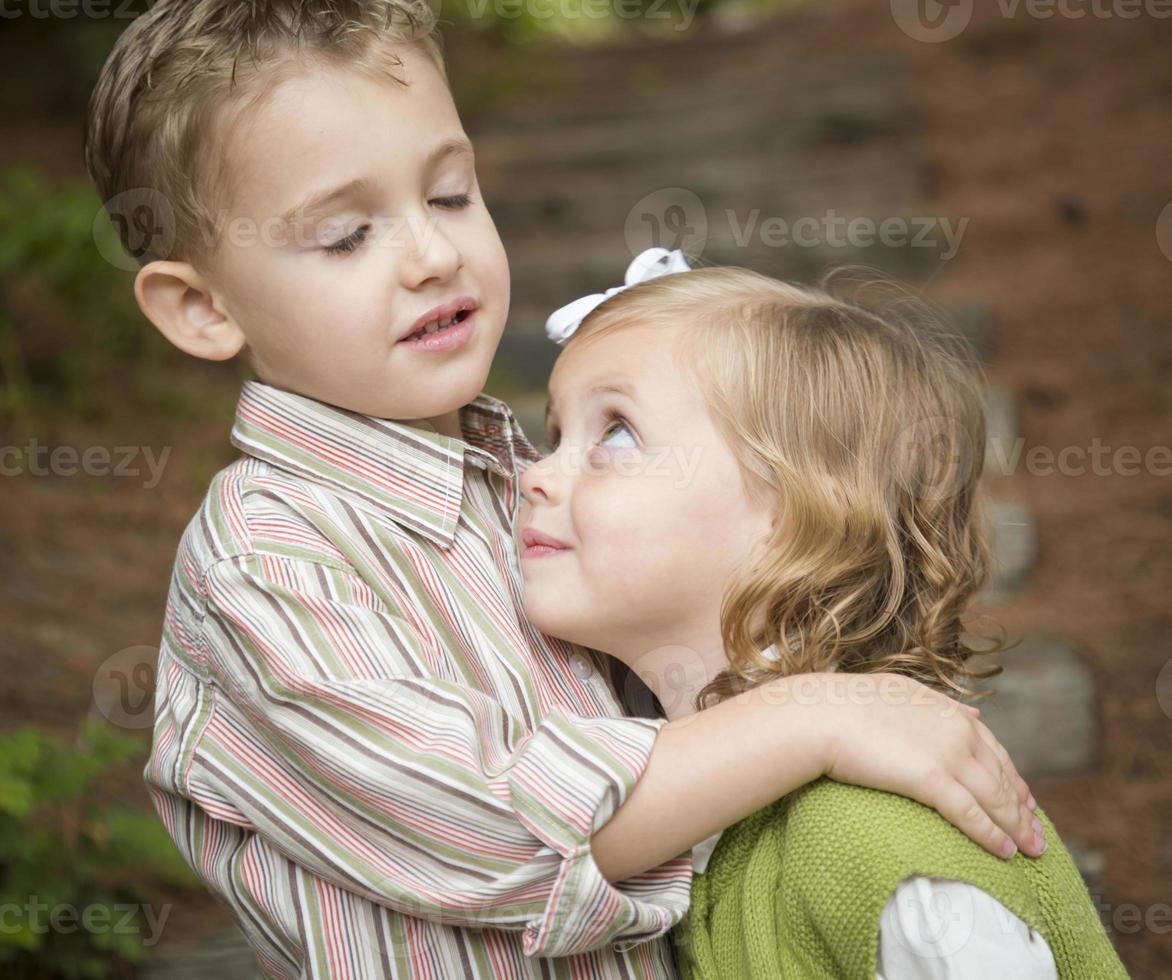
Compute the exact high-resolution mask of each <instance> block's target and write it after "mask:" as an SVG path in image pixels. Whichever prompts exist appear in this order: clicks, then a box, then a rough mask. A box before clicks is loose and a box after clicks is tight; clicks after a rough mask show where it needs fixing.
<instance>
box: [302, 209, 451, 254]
mask: <svg viewBox="0 0 1172 980" xmlns="http://www.w3.org/2000/svg"><path fill="white" fill-rule="evenodd" d="M471 203H472V195H471V194H452V195H449V196H448V197H433V198H432V199H431V200H430V201H428V204H434V205H436V206H437V207H441V208H446V209H448V210H451V211H459V210H461V209H463V208H466V207H468V206H469V205H470V204H471ZM372 227H373V226H372V225H371V223H370V222H369V221H368V222H366V223H365V224H362V225H359V226H358V227H357V228H355V229H354V230H353V231H352V232H350V234H349V235H347V236H346V237H345V238H340V239H339V240H338V241H336V242H332V243H331V244H329V245H323V246H322V251H323V252H325V253H326V254H327V255H345V254H346V253H348V252H353V251H354V250H355V249H356V248H358V246H359V245H361V244H362V243H363V242H364V241H366V239H367V237H368V236H369V234H370V232H371V230H372Z"/></svg>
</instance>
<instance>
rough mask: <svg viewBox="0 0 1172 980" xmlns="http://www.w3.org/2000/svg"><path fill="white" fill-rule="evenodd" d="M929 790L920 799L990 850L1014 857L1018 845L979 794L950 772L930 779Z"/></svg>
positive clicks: (998, 854) (927, 786)
mask: <svg viewBox="0 0 1172 980" xmlns="http://www.w3.org/2000/svg"><path fill="white" fill-rule="evenodd" d="M925 788H926V790H927V792H926V794H925V796H924V797H922V798H920V802H921V803H923V804H925V805H927V806H930V807H932V808H933V809H934V810H936V812H937V813H939V814H940V816H942V817H943V818H944V819H945V820H947V821H948V822H949V823H950V824H952V825H953V826H954V827H956V828H957V829H959V830H960V831H961V832H962V833H963V834H964V835H965V836H966V837H969V838H970V839H972V840H973V841H974V842H975V843H977V844H980V845H981V847H983V848H984V849H985V850H986V851H988V852H989V853H990V854H995V855H997V856H998V857H1003V858H1008V857H1012V856H1013V854H1014V852H1015V851H1016V850H1017V846H1016V845H1015V844H1014V842H1013V838H1012V837H1010V836H1009V835H1008V834H1007V833H1006V832H1005V831H1004V830H1003V829H1002V828H1001V827H999V826H998V825H997V823H995V822H994V821H993V819H992V818H991V817H990V816H989V813H988V812H987V811H986V809H985V808H984V807H983V806H982V805H981V804H980V803H979V802H978V801H977V798H976V797H975V796H973V794H972V793H970V792H969V791H968V789H966V788H965V786H964V785H963V784H962V783H959V782H957V781H956V780H955V779H953V778H952V777H951V776H949V775H948V774H947V773H944V772H940V774H939V776H938V777H937V778H936V779H930V780H928V781H927V785H926V787H925Z"/></svg>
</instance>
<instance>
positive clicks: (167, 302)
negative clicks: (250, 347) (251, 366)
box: [134, 261, 246, 361]
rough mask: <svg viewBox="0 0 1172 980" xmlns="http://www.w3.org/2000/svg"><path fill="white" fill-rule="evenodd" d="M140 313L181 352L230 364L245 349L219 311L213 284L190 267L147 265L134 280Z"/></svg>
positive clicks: (239, 334) (184, 264)
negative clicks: (212, 288) (230, 360)
mask: <svg viewBox="0 0 1172 980" xmlns="http://www.w3.org/2000/svg"><path fill="white" fill-rule="evenodd" d="M134 298H135V299H136V300H137V301H138V306H139V309H141V310H142V312H143V314H144V315H145V316H146V317H147V319H149V320H150V321H151V323H153V324H154V325H155V326H156V327H157V328H158V330H159V332H160V333H161V334H162V335H163V336H164V337H166V338H167V339H168V340H169V341H171V343H173V344H174V345H175V346H176V347H178V348H179V349H180V350H182V351H185V352H186V353H188V354H191V355H192V356H193V357H202V358H203V359H204V360H208V361H226V360H228V359H229V358H231V357H235V356H236V355H237V354H239V353H240V351H241V350H242V349H243V348H244V347H245V344H246V338H245V336H244V333H243V332H242V331H241V329H240V328H239V327H238V326H237V325H236V322H235V321H234V320H233V319H232V318H231V317H229V316H228V315H227V314H225V313H223V312H221V310H220V309H219V306H220V304H219V302H218V300H217V299H216V298H215V297H214V296H213V295H212V291H211V284H210V283H209V282H208V281H207V279H206V278H204V276H202V275H201V274H200V273H199V272H198V271H197V270H196V269H195V267H194V266H192V265H191V264H189V263H187V262H166V261H157V262H149V263H147V264H146V265H144V266H143V267H142V268H141V269H139V270H138V275H137V276H136V277H135V279H134Z"/></svg>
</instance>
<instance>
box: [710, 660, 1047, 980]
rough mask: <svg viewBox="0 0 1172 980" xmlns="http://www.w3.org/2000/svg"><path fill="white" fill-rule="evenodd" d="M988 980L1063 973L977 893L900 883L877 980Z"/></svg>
mask: <svg viewBox="0 0 1172 980" xmlns="http://www.w3.org/2000/svg"><path fill="white" fill-rule="evenodd" d="M770 649H772V648H770ZM766 655H767V656H768V655H769V651H768V650H767V651H766ZM719 840H720V832H717V833H715V834H713V835H712V836H711V837H709V838H707V839H705V840H702V841H701V842H700V843H699V844H697V845H696V846H695V847H693V848H692V864H693V868H694V873H695V874H703V873H704V871H705V870H706V869H707V867H708V860H709V858H711V857H712V852H713V850H714V849H715V848H716V844H717V841H719ZM989 977H1005V978H1007V980H1008V978H1012V980H1058V968H1057V967H1056V966H1055V964H1054V955H1053V954H1052V953H1051V952H1050V947H1049V945H1047V943H1046V940H1045V939H1043V938H1042V937H1041V936H1040V935H1038V933H1036V932H1034V930H1033V929H1031V928H1030V927H1029V926H1028V925H1026V923H1024V922H1023V921H1022V920H1021V919H1019V918H1018V917H1017V916H1016V915H1014V914H1013V913H1012V912H1010V911H1009V909H1007V908H1006V907H1005V906H1004V905H1002V904H1001V903H1000V902H999V901H997V899H995V898H994V897H993V896H992V895H990V894H989V893H988V892H985V891H982V890H981V889H980V888H978V887H977V886H976V885H970V884H969V883H968V882H964V881H954V880H952V879H950V878H929V877H925V876H923V875H914V876H912V877H910V878H905V879H904V880H903V881H902V882H900V883H899V885H898V887H896V889H895V892H894V893H893V894H892V896H891V898H890V899H889V900H888V902H887V905H886V906H884V908H883V914H882V915H881V916H880V918H879V953H878V956H877V957H876V963H875V980H987V978H989Z"/></svg>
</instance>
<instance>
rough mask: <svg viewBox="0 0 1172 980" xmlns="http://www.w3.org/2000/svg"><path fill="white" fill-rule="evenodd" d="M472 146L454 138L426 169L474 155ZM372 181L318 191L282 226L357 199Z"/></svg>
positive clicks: (283, 218) (432, 156)
mask: <svg viewBox="0 0 1172 980" xmlns="http://www.w3.org/2000/svg"><path fill="white" fill-rule="evenodd" d="M472 153H473V150H472V144H471V143H469V142H468V140H466V139H462V138H457V137H453V138H452V139H447V140H444V141H443V142H442V143H440V145H439V146H437V147H436V148H435V149H434V150H432V151H431V153H429V154H428V156H427V160H426V161H425V163H424V166H425V167H433V166H435V165H436V164H437V163H439V162H440V161H441V160H443V159H446V158H447V157H449V156H459V155H461V154H468V155H472ZM371 187H372V181H371V180H369V179H368V178H366V177H358V178H357V179H355V180H351V181H348V182H347V183H345V184H343V185H342V186H341V187H334V188H331V189H328V190H323V191H316V192H314V193H311V194H310V195H309V196H308V197H306V198H305V199H304V200H303V201H302V202H301V203H300V204H296V205H294V206H293V207H291V208H290V209H289V210H288V211H286V212H285V213H284V214H282V215H281V217H280V219H279V220H280V222H281V226H282V227H284V228H290V227H292V226H293V225H294V224H295V223H296V222H298V221H302V220H304V219H305V218H306V217H308V216H309V215H311V214H313V213H314V212H315V211H320V210H322V209H323V208H326V207H328V206H329V205H331V204H333V203H335V202H336V201H341V200H345V199H346V198H348V197H357V196H359V195H360V194H363V193H367V192H369V191H370V190H371Z"/></svg>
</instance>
